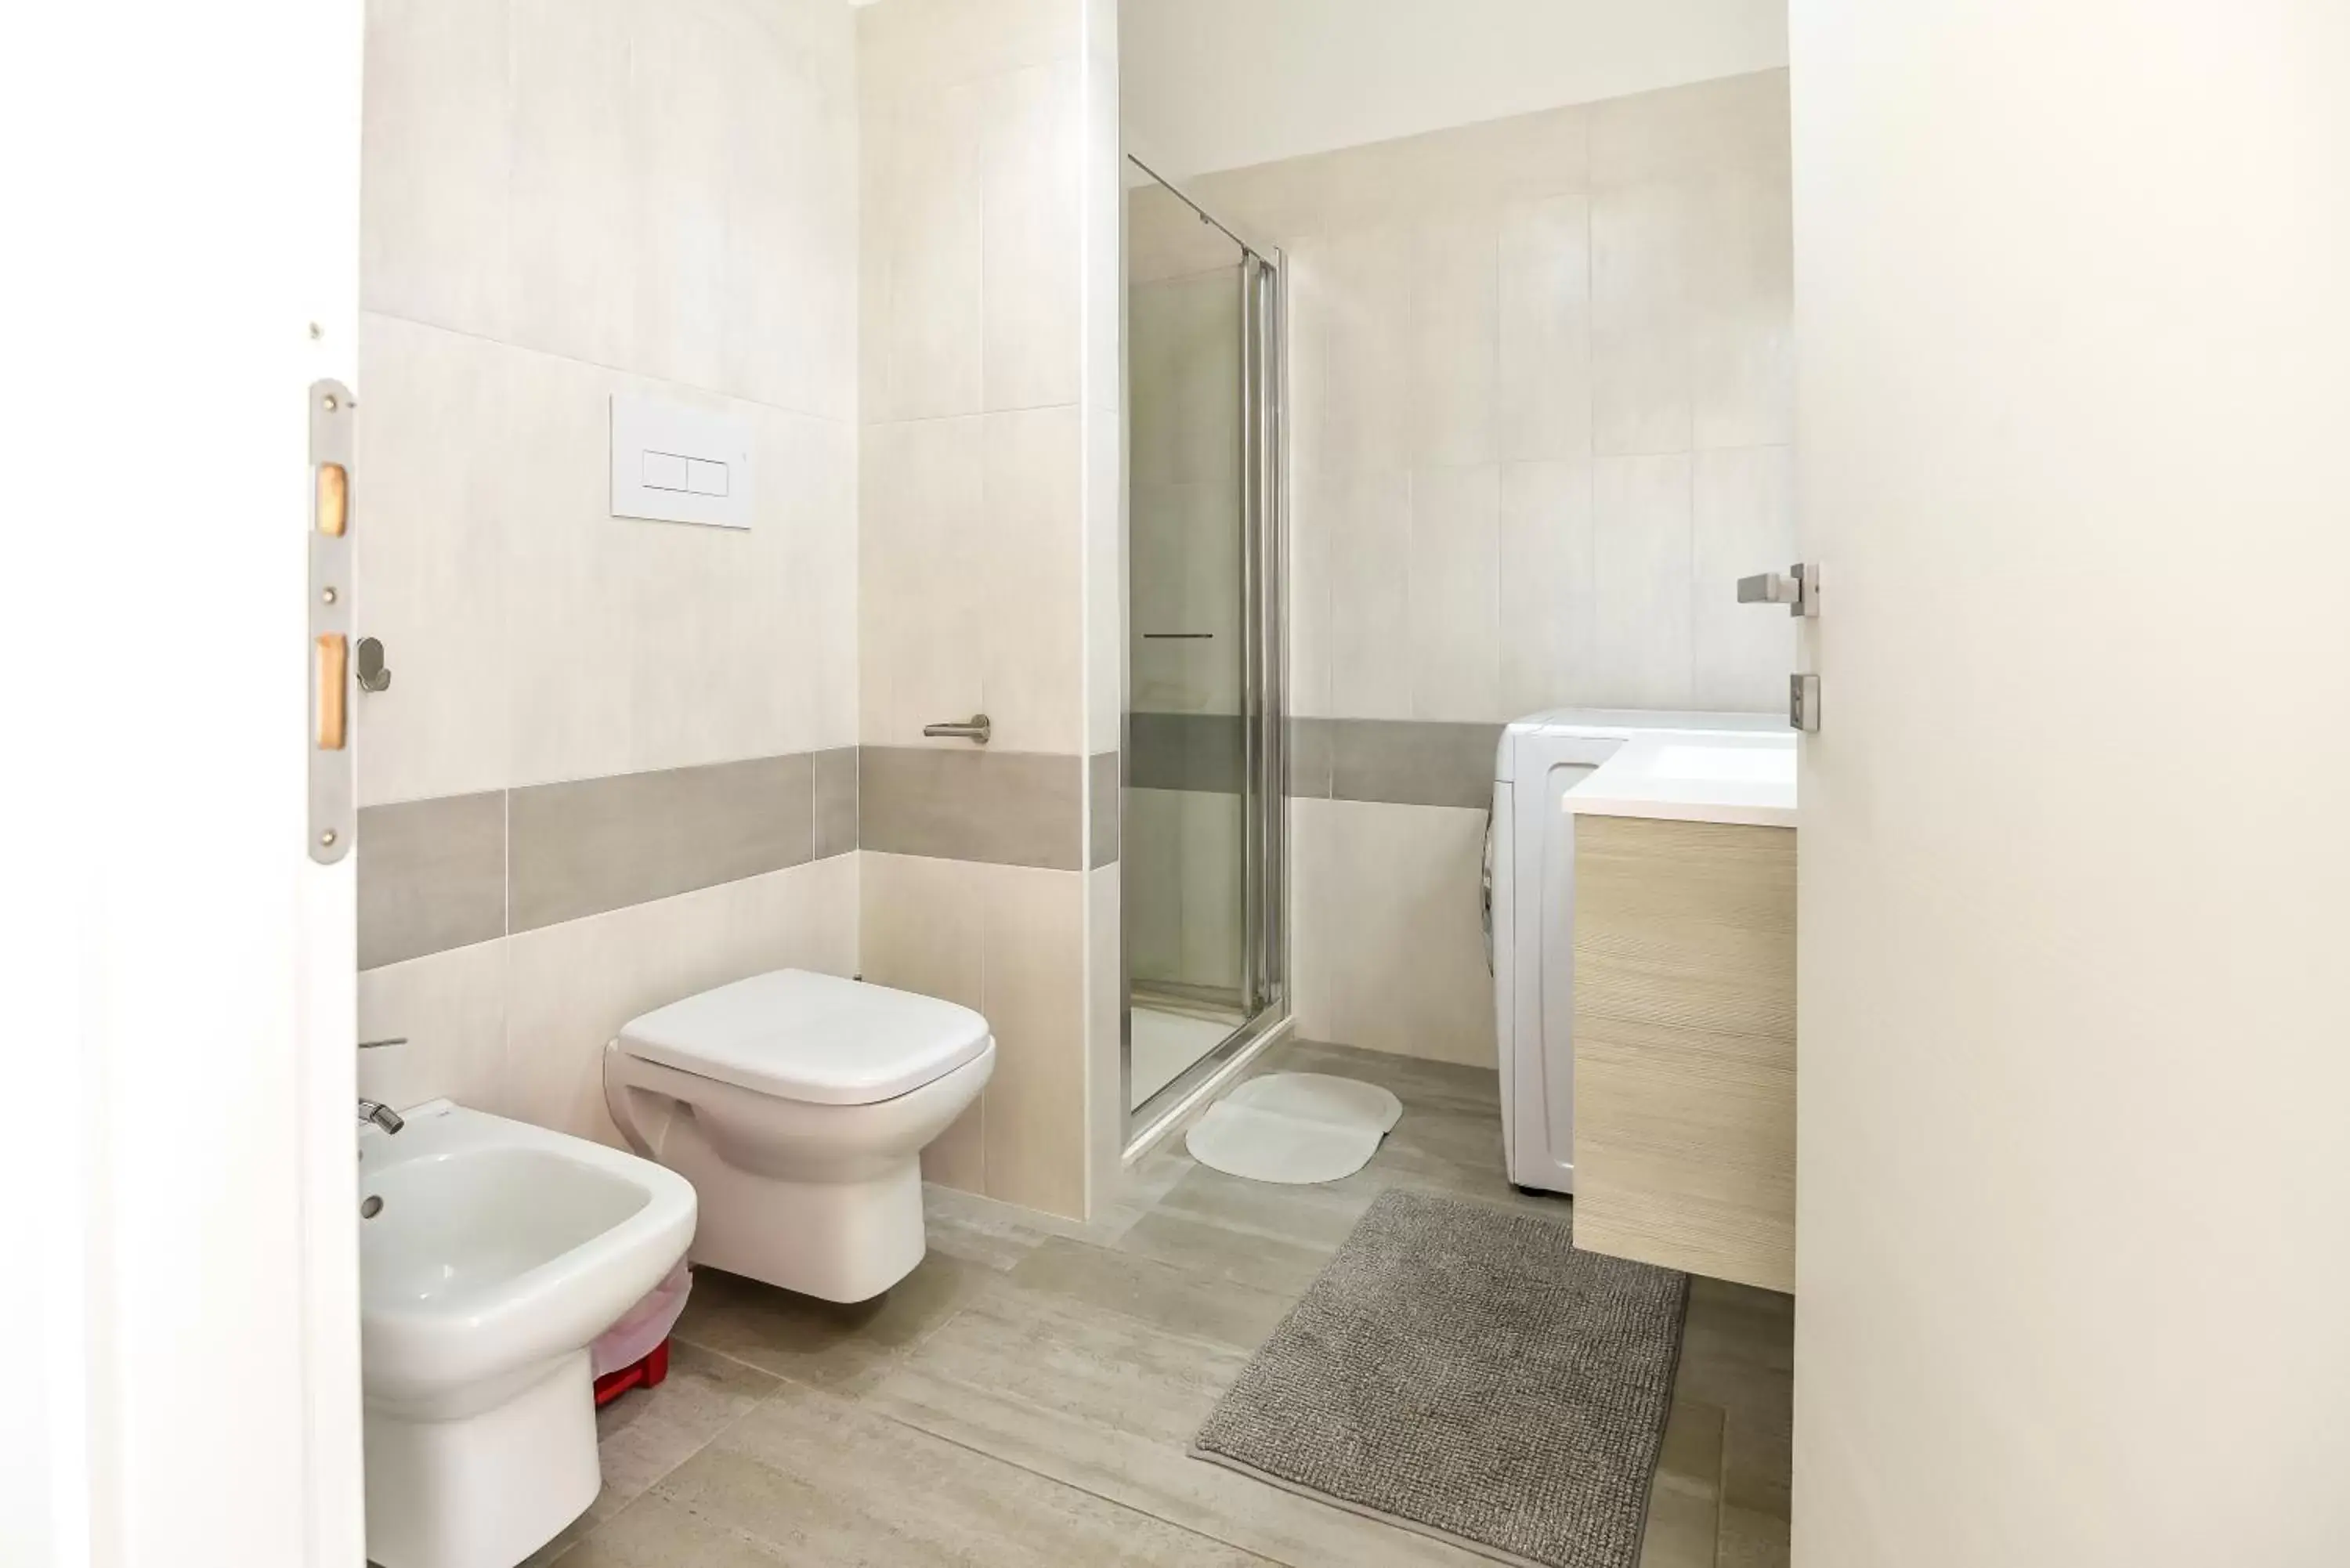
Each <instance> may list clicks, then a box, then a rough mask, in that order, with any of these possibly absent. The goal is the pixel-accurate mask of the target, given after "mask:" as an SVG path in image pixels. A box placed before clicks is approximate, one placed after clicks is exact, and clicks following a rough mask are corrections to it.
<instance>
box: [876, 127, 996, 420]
mask: <svg viewBox="0 0 2350 1568" xmlns="http://www.w3.org/2000/svg"><path fill="white" fill-rule="evenodd" d="M983 102H984V100H983V96H982V93H981V90H980V88H978V87H976V86H956V87H945V88H937V89H926V90H922V91H918V92H910V93H907V94H904V95H902V96H890V95H885V94H877V93H875V92H873V91H872V90H870V89H868V92H867V93H866V95H865V108H864V113H863V117H862V119H861V124H862V127H863V131H864V149H863V154H862V157H863V174H862V177H861V185H860V189H861V199H862V202H863V204H864V207H863V211H864V216H863V220H862V223H863V229H864V234H865V249H866V254H865V256H864V259H863V264H862V265H863V272H864V279H865V287H864V294H863V304H862V310H863V325H862V327H861V329H860V330H861V334H862V337H863V344H862V348H863V356H862V358H863V363H864V367H865V369H864V388H863V403H864V410H865V418H866V419H867V420H868V421H880V420H903V419H925V418H937V417H941V416H944V415H951V414H973V413H977V412H979V411H980V410H981V409H982V408H983V406H984V400H983V396H982V384H981V369H980V365H981V346H982V341H983V307H982V303H981V295H982V279H983V259H982V240H981V234H982V216H981V210H980V202H981V182H980V168H981V153H982V140H981V128H982V125H983Z"/></svg>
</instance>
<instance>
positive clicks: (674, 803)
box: [507, 752, 816, 931]
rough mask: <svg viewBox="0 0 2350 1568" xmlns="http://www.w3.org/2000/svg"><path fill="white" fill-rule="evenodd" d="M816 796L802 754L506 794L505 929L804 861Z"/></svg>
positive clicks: (810, 764)
mask: <svg viewBox="0 0 2350 1568" xmlns="http://www.w3.org/2000/svg"><path fill="white" fill-rule="evenodd" d="M815 798H816V789H815V759H814V757H813V755H812V754H811V753H806V752H801V753H795V754H793V755H789V756H781V757H760V758H755V759H754V760H752V761H749V762H740V763H711V764H708V765H706V766H702V767H690V768H674V769H671V770H669V771H666V772H662V773H645V774H620V775H619V776H617V777H611V778H599V779H580V780H577V781H576V782H573V783H570V784H532V785H529V786H527V787H525V788H522V789H516V790H513V791H510V792H509V794H508V807H507V823H508V830H507V831H508V846H507V851H508V866H509V871H508V885H509V887H510V888H511V892H512V915H511V922H510V923H511V926H512V929H515V930H517V931H528V930H536V929H538V928H539V927H541V926H552V925H559V924H561V923H562V922H563V921H565V920H576V919H583V918H585V917H586V916H588V915H596V914H601V913H603V912H604V911H606V910H608V909H621V908H624V907H626V906H628V905H630V904H642V903H648V902H650V901H651V900H652V899H655V898H668V897H669V896H671V894H675V893H686V892H691V891H692V890H693V889H694V888H708V887H713V886H715V885H716V884H718V883H721V882H733V881H737V880H739V879H741V878H743V877H755V876H758V875H759V874H760V873H761V872H764V871H780V870H782V869H783V868H784V867H787V866H798V865H802V864H805V863H806V861H808V860H810V859H812V858H814V857H815V825H816V806H815Z"/></svg>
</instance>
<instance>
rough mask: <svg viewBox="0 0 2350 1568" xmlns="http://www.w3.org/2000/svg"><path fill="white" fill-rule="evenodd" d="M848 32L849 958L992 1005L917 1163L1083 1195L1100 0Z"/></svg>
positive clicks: (1102, 944) (1090, 904)
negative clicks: (855, 789)
mask: <svg viewBox="0 0 2350 1568" xmlns="http://www.w3.org/2000/svg"><path fill="white" fill-rule="evenodd" d="M1116 59H1117V43H1116V7H1115V5H1113V4H1110V3H1109V0H1090V3H1089V0H883V3H882V4H879V5H873V6H870V7H868V8H866V9H864V10H862V11H860V12H859V13H858V86H859V119H860V125H861V136H862V180H861V190H862V218H861V236H862V238H861V246H860V248H861V251H862V278H863V283H862V312H863V315H862V322H863V327H862V332H861V335H860V336H861V338H862V367H863V369H862V388H863V396H862V443H863V446H862V450H863V459H862V463H861V473H862V487H861V493H860V514H861V526H860V546H859V562H860V591H861V608H860V615H859V628H860V647H861V664H862V670H863V690H862V694H861V701H860V713H859V730H860V736H861V741H862V744H863V746H864V748H865V749H864V752H863V753H862V770H861V772H862V788H863V798H862V803H861V811H862V816H863V825H862V827H861V830H860V831H861V838H862V842H863V845H864V846H865V847H864V850H863V853H862V855H861V857H860V858H861V859H862V861H863V862H864V873H863V875H864V889H863V907H862V921H861V925H862V931H863V944H864V946H863V950H864V962H865V972H866V974H867V976H868V978H869V979H872V980H875V981H880V982H882V983H886V984H895V985H904V986H908V987H910V988H912V989H916V990H921V991H928V992H935V993H937V994H940V995H944V996H948V997H951V998H953V999H956V1000H959V1001H963V1002H968V1003H969V1004H970V1005H972V1006H973V1007H976V1008H978V1009H980V1010H981V1011H982V1012H984V1013H985V1014H986V1015H987V1017H988V1019H989V1021H990V1023H993V1026H994V1029H995V1033H996V1043H997V1051H998V1055H997V1064H996V1070H995V1076H994V1079H993V1082H991V1083H990V1085H989V1086H988V1088H987V1091H986V1093H985V1094H984V1095H983V1096H982V1098H981V1101H980V1103H979V1104H978V1105H976V1106H973V1107H972V1110H971V1112H970V1113H969V1114H968V1115H967V1116H965V1117H964V1119H963V1120H962V1123H960V1124H959V1125H958V1126H957V1127H954V1128H953V1129H951V1131H950V1132H949V1133H948V1134H947V1135H946V1136H945V1137H942V1138H941V1140H940V1141H939V1142H938V1143H937V1144H936V1145H935V1146H933V1147H932V1148H931V1151H930V1152H929V1154H928V1155H927V1156H926V1158H925V1169H926V1171H927V1173H928V1174H929V1175H930V1176H931V1178H932V1179H935V1180H939V1181H942V1182H947V1183H950V1184H952V1185H955V1186H959V1187H964V1188H969V1189H973V1190H977V1191H983V1192H986V1193H988V1194H990V1195H992V1196H994V1197H997V1198H1002V1199H1008V1200H1010V1201H1013V1202H1016V1203H1022V1204H1025V1205H1029V1206H1032V1207H1035V1208H1041V1209H1048V1210H1057V1211H1060V1212H1063V1213H1070V1214H1078V1213H1083V1212H1084V1211H1085V1209H1086V1205H1087V1201H1088V1193H1089V1191H1090V1190H1091V1189H1093V1188H1094V1187H1095V1186H1096V1185H1097V1182H1098V1179H1100V1178H1102V1177H1104V1176H1106V1175H1107V1162H1109V1161H1114V1159H1115V1157H1116V1147H1115V1145H1116V1142H1117V1139H1118V1136H1119V1132H1120V1130H1121V1129H1120V1128H1118V1127H1117V1126H1115V1125H1112V1124H1111V1123H1110V1122H1109V1120H1108V1118H1109V1117H1110V1116H1113V1115H1114V1113H1115V1102H1116V1090H1115V1084H1116V1075H1117V1071H1118V1064H1117V1054H1116V1053H1117V1048H1118V1047H1117V1027H1118V1021H1117V1018H1116V1016H1115V1014H1114V1012H1113V1013H1110V1014H1108V1015H1107V1035H1105V1033H1104V1028H1105V1025H1104V1022H1103V1020H1104V1017H1105V1013H1104V1011H1103V1009H1102V1007H1101V1005H1100V1002H1101V998H1102V995H1103V993H1104V991H1105V989H1106V988H1107V991H1108V992H1109V994H1110V995H1111V996H1112V997H1113V998H1114V996H1115V990H1116V987H1117V984H1118V970H1117V965H1118V951H1117V922H1116V919H1115V914H1116V888H1117V877H1118V867H1117V864H1116V858H1117V833H1116V828H1117V822H1116V800H1117V795H1116V792H1115V789H1114V787H1107V786H1109V785H1114V783H1115V779H1116V770H1117V765H1118V759H1117V756H1116V749H1117V746H1118V707H1119V695H1118V679H1119V675H1118V638H1119V636H1120V635H1121V633H1120V632H1119V630H1118V601H1119V599H1120V598H1121V597H1122V583H1123V576H1122V573H1121V572H1120V570H1119V567H1118V558H1117V550H1118V535H1119V532H1120V530H1119V523H1118V492H1119V485H1118V427H1117V419H1118V411H1117V410H1118V401H1119V400H1118V362H1117V352H1118V349H1117V333H1118V320H1117V290H1116V284H1117V272H1116V266H1117V254H1118V234H1117V229H1116V208H1115V203H1116V201H1117V194H1118V188H1117V158H1118V154H1117V126H1118V117H1117V99H1116ZM1105 202H1107V209H1105ZM1106 215H1107V224H1106V223H1105V217H1106ZM1105 274H1106V275H1107V285H1105V284H1104V282H1103V281H1102V280H1103V276H1104V275H1105ZM975 712H985V713H986V714H987V715H988V716H989V719H990V720H991V722H993V727H994V737H993V742H992V743H991V744H990V745H989V746H988V747H987V748H986V750H984V751H981V750H979V749H978V748H975V747H973V746H972V744H971V743H970V742H966V741H960V740H947V741H928V740H925V739H924V738H923V737H922V735H921V729H922V726H923V725H924V724H926V723H931V722H939V721H945V720H961V719H964V718H967V717H969V716H970V715H972V714H973V713H975ZM1105 899H1107V910H1108V912H1109V913H1108V918H1107V920H1105V919H1103V918H1102V916H1101V910H1102V909H1103V908H1104V900H1105ZM1105 1077H1107V1083H1108V1085H1109V1087H1108V1089H1107V1094H1105V1093H1104V1089H1103V1085H1104V1080H1105ZM1105 1107H1107V1109H1105Z"/></svg>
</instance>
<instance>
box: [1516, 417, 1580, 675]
mask: <svg viewBox="0 0 2350 1568" xmlns="http://www.w3.org/2000/svg"><path fill="white" fill-rule="evenodd" d="M1501 532H1502V677H1501V679H1502V701H1501V709H1502V711H1503V712H1505V713H1509V714H1513V715H1515V714H1520V713H1538V712H1540V711H1543V710H1544V709H1546V708H1556V707H1563V706H1565V705H1567V704H1569V703H1571V702H1575V701H1582V700H1584V693H1586V691H1596V686H1595V684H1594V682H1593V680H1592V676H1593V670H1592V625H1593V616H1594V611H1595V607H1596V605H1595V593H1596V590H1595V587H1594V576H1593V573H1594V569H1595V567H1594V560H1593V549H1592V545H1593V541H1592V531H1591V464H1590V463H1589V462H1588V461H1580V462H1513V463H1509V464H1507V465H1505V466H1504V467H1503V470H1502V530H1501Z"/></svg>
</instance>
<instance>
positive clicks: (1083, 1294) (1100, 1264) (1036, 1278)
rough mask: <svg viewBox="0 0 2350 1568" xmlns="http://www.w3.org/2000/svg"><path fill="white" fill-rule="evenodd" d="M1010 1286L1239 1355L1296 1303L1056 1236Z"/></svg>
mask: <svg viewBox="0 0 2350 1568" xmlns="http://www.w3.org/2000/svg"><path fill="white" fill-rule="evenodd" d="M1012 1282H1013V1283H1014V1285H1016V1286H1018V1287H1019V1288H1020V1289H1021V1290H1023V1291H1024V1292H1029V1293H1036V1294H1043V1295H1048V1296H1057V1297H1060V1298H1062V1299H1064V1300H1066V1301H1068V1302H1071V1303H1077V1304H1079V1305H1082V1306H1085V1307H1089V1308H1096V1309H1100V1310H1104V1311H1108V1312H1115V1313H1121V1314H1125V1315H1126V1316H1128V1317H1131V1318H1136V1319H1139V1321H1141V1322H1143V1323H1147V1324H1150V1325H1152V1326H1153V1327H1155V1328H1159V1329H1162V1330H1165V1331H1166V1332H1168V1333H1170V1334H1185V1335H1189V1336H1190V1337H1191V1338H1195V1339H1205V1340H1211V1341H1213V1342H1214V1343H1216V1344H1218V1345H1230V1346H1232V1347H1233V1348H1235V1349H1238V1350H1254V1349H1255V1348H1256V1347H1257V1346H1258V1345H1262V1344H1263V1343H1264V1341H1265V1339H1266V1337H1267V1336H1268V1335H1270V1334H1272V1333H1273V1331H1274V1329H1276V1328H1278V1327H1279V1326H1281V1320H1282V1319H1283V1318H1284V1317H1286V1316H1288V1315H1289V1309H1290V1307H1291V1306H1293V1305H1295V1301H1294V1300H1293V1298H1291V1297H1290V1296H1288V1295H1286V1294H1281V1293H1274V1292H1272V1291H1265V1290H1259V1289H1257V1288H1255V1287H1254V1286H1252V1285H1243V1284H1236V1283H1234V1282H1231V1281H1229V1280H1222V1279H1212V1278H1210V1277H1208V1276H1205V1275H1201V1274H1196V1273H1192V1272H1189V1271H1187V1270H1184V1269H1181V1268H1179V1267H1177V1266H1176V1265H1174V1264H1172V1263H1167V1262H1160V1261H1159V1260H1158V1259H1156V1258H1149V1257H1145V1256H1143V1255H1141V1254H1140V1253H1137V1252H1121V1251H1112V1250H1110V1249H1108V1248H1105V1247H1094V1246H1088V1245H1087V1244H1086V1243H1085V1242H1082V1241H1065V1240H1060V1239H1057V1238H1056V1239H1055V1240H1053V1241H1047V1242H1045V1244H1044V1245H1043V1246H1041V1247H1039V1248H1037V1249H1036V1250H1035V1251H1033V1252H1031V1253H1030V1254H1029V1255H1028V1256H1027V1258H1026V1259H1024V1261H1023V1262H1021V1264H1020V1266H1019V1267H1018V1268H1016V1269H1014V1270H1013V1271H1012Z"/></svg>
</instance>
